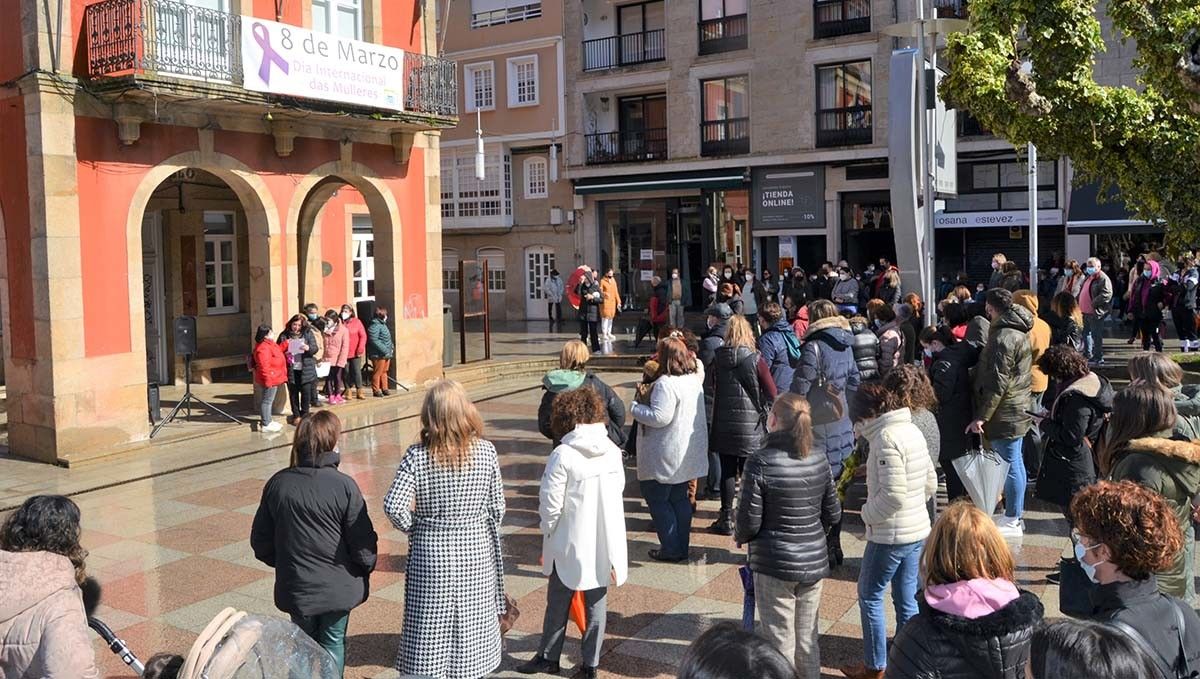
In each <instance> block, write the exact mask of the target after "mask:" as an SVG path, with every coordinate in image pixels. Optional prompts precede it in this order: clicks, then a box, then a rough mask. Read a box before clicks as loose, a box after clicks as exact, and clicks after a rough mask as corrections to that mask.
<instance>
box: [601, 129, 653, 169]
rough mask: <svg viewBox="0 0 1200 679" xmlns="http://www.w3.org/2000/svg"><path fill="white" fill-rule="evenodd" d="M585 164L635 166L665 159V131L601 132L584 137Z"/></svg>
mask: <svg viewBox="0 0 1200 679" xmlns="http://www.w3.org/2000/svg"><path fill="white" fill-rule="evenodd" d="M584 143H585V144H586V145H587V164H588V165H602V164H604V163H636V162H641V161H647V160H663V159H665V158H666V157H667V128H665V127H656V128H651V129H647V130H624V131H621V132H600V133H598V134H589V135H585V136H584Z"/></svg>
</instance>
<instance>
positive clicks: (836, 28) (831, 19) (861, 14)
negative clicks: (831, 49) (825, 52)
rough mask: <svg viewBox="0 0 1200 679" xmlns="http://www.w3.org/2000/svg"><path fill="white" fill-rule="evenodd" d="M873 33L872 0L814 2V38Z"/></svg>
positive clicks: (820, 0)
mask: <svg viewBox="0 0 1200 679" xmlns="http://www.w3.org/2000/svg"><path fill="white" fill-rule="evenodd" d="M870 32H871V0H814V1H813V36H814V37H817V38H832V37H834V36H838V35H851V34H853V33H870Z"/></svg>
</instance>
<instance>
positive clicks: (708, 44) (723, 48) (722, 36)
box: [700, 14, 750, 54]
mask: <svg viewBox="0 0 1200 679" xmlns="http://www.w3.org/2000/svg"><path fill="white" fill-rule="evenodd" d="M749 33H750V21H749V19H748V17H747V16H746V15H745V14H735V15H733V16H727V17H721V18H719V19H704V20H703V21H701V22H700V54H716V53H718V52H732V51H733V50H744V49H746V45H747V42H746V36H747V35H748V34H749Z"/></svg>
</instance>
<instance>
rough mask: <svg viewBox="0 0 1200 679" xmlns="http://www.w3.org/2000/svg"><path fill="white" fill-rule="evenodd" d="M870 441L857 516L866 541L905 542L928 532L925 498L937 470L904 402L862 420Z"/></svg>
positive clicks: (934, 486) (930, 494)
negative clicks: (864, 488)
mask: <svg viewBox="0 0 1200 679" xmlns="http://www.w3.org/2000/svg"><path fill="white" fill-rule="evenodd" d="M862 433H863V436H864V437H866V439H867V441H868V442H869V443H870V444H871V454H870V459H869V460H868V461H867V502H866V504H864V505H863V508H862V520H863V523H864V524H866V526H867V541H868V542H874V543H876V544H881V545H907V544H910V543H913V542H917V541H919V540H924V539H925V538H926V537H928V535H929V512H928V510H926V508H925V503H926V502H927V501H928V500H929V498H931V497H933V494H934V493H936V492H937V472H936V471H935V470H934V468H933V463H932V462H931V461H930V459H929V450H928V448H927V446H926V445H925V437H924V436H922V435H921V430H920V429H918V428H917V425H915V424H913V422H912V413H911V412H910V411H909V409H908V408H900V409H899V410H893V411H891V412H887V413H884V414H882V415H880V416H879V417H877V418H875V419H874V420H871V421H869V422H867V423H865V425H864V426H863V432H862Z"/></svg>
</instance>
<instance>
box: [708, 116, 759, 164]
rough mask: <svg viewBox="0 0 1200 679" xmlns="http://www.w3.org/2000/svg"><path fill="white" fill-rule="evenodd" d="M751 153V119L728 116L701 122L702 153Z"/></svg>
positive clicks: (713, 154) (724, 154)
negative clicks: (723, 118) (722, 118)
mask: <svg viewBox="0 0 1200 679" xmlns="http://www.w3.org/2000/svg"><path fill="white" fill-rule="evenodd" d="M745 153H750V119H749V118H726V119H725V120H706V121H704V122H702V123H700V155H702V156H736V155H741V154H745Z"/></svg>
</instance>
